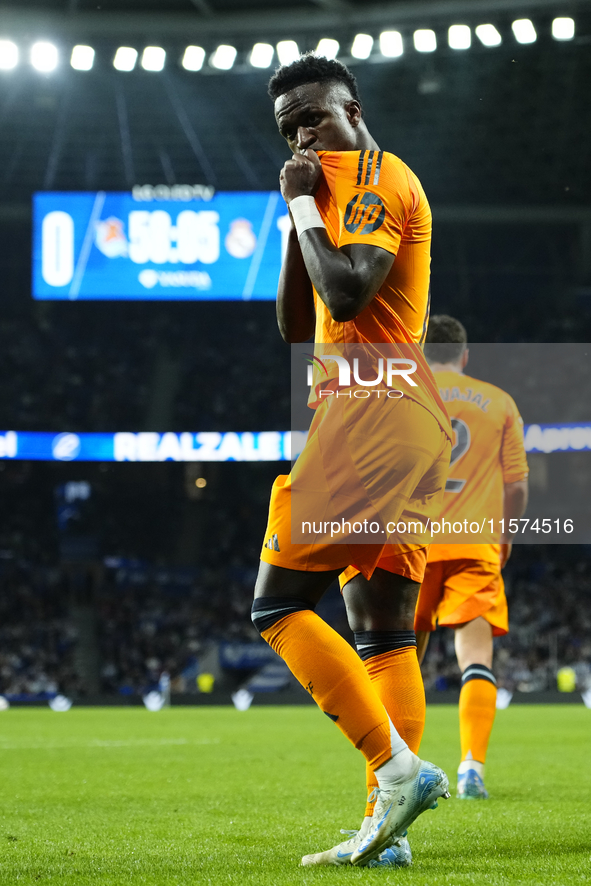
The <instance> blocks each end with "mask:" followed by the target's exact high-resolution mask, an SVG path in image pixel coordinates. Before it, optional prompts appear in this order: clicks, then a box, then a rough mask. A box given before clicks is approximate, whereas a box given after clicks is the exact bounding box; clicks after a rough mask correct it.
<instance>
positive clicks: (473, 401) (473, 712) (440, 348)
mask: <svg viewBox="0 0 591 886" xmlns="http://www.w3.org/2000/svg"><path fill="white" fill-rule="evenodd" d="M466 342H467V335H466V330H465V329H464V327H463V326H462V324H461V323H460V322H459V321H458V320H454V319H453V318H452V317H448V316H445V315H443V314H442V315H440V316H433V317H432V318H431V321H430V324H429V331H428V333H427V343H426V344H425V356H426V357H427V359H428V360H429V363H430V365H431V368H432V370H433V372H434V374H435V379H436V381H437V384H438V385H439V391H440V393H441V396H442V399H443V401H444V403H445V405H446V409H447V411H448V413H449V416H450V418H451V423H452V427H453V429H454V432H455V444H454V448H453V450H452V459H451V465H450V472H449V476H448V480H447V483H446V492H445V496H444V506H443V512H442V514H441V519H442V520H443V519H447V520H449V521H451V522H452V523H453V522H454V520H460V515H461V519H462V520H463V519H465V518H467V519H468V520H469V521H472V520H474V521H477V522H478V523H481V522H482V521H483V520H485V521H486V522H487V525H488V521H490V520H491V519H492V520H493V521H494V524H493V525H494V526H496V527H499V537H498V541H499V544H433V545H431V547H430V549H429V558H428V564H427V569H426V572H425V578H424V580H423V584H422V585H421V590H420V593H419V599H418V603H417V611H416V615H415V630H416V632H417V642H418V654H419V660H420V661H422V660H423V658H424V655H425V652H426V649H427V643H428V640H429V636H430V632H431V631H433V630H435V625H436V622H437V621H438V622H439V624H440V625H445V626H447V627H451V628H453V629H454V630H455V648H456V655H457V659H458V664H459V666H460V670H461V671H462V689H461V692H460V741H461V750H462V760H461V763H460V765H459V768H458V786H457V796H458V797H459V798H460V799H486V798H487V797H488V793H487V791H486V789H485V787H484V763H485V759H486V751H487V748H488V742H489V739H490V734H491V730H492V726H493V722H494V718H495V711H496V697H497V689H496V681H495V678H494V675H493V672H492V661H493V637H494V636H496V637H499V636H502V635H503V634H506V633H507V631H508V630H509V622H508V613H507V600H506V597H505V589H504V584H503V579H502V576H501V569H502V567H503V566H504V565H505V563H506V562H507V559H508V557H509V554H510V552H511V536H510V535H509V533H505V535H504V536H501V535H500V528H501V525H503V526H504V527H505V528H508V526H509V520H510V519H515V518H519V517H521V516H522V515H523V513H524V511H525V508H526V505H527V492H528V487H527V474H528V468H527V460H526V455H525V448H524V444H523V422H522V420H521V416H520V415H519V412H518V410H517V406H516V405H515V403H514V401H513V400H512V398H511V397H510V396H509V395H508V394H506V393H505V392H504V391H502V390H501V389H500V388H497V387H495V386H494V385H491V384H488V383H487V382H482V381H479V380H478V379H474V378H470V376H468V375H465V374H464V369H465V367H466V364H467V362H468V348H467V346H466ZM503 518H504V524H501V522H500V521H501V520H502V519H503Z"/></svg>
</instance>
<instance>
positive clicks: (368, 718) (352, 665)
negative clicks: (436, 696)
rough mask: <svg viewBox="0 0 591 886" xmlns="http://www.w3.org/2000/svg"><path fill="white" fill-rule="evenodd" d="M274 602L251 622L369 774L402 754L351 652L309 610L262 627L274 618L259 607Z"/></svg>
mask: <svg viewBox="0 0 591 886" xmlns="http://www.w3.org/2000/svg"><path fill="white" fill-rule="evenodd" d="M276 600H278V598H276V597H275V598H258V599H257V600H255V606H254V607H253V622H254V623H255V625H256V626H257V627H258V628H259V630H260V632H261V636H262V637H263V639H265V640H266V641H267V643H269V645H270V646H271V647H272V648H273V649H274V650H275V652H277V653H278V654H279V655H280V656H281V658H282V659H283V660H284V661H285V662H286V664H287V665H288V667H289V669H290V671H291V672H292V674H293V675H294V676H295V677H296V679H297V680H299V682H300V683H301V684H302V686H304V687H305V689H307V690H308V692H309V693H310V695H312V697H313V698H314V701H315V702H316V703H317V704H318V706H319V707H320V709H321V710H322V711H324V713H325V714H327V716H329V717H330V719H331V720H333V721H334V722H335V723H336V725H337V726H338V727H339V729H340V730H341V732H342V733H343V734H344V735H346V736H347V738H348V739H349V741H350V742H352V744H354V745H355V747H356V748H358V749H359V750H360V751H361V753H362V754H363V755H364V757H365V759H366V760H367V763H368V764H369V766H370V767H371V769H372V770H373V769H377V768H378V767H379V766H381V765H382V764H383V763H385V762H387V761H388V760H389V759H390V757H392V756H393V755H394V754H397V753H399V751H402V750H404V748H405V747H406V745H405V743H404V741H402V739H401V738H400V736H399V735H398V734H397V732H396V730H395V729H393V728H392V726H391V724H390V722H389V719H388V715H387V713H386V710H385V709H384V705H383V704H382V702H381V701H380V697H379V695H378V693H377V692H376V689H375V688H374V686H373V685H372V682H371V680H370V678H369V676H368V673H367V671H366V669H365V667H364V665H363V662H362V661H361V660H360V658H359V656H358V655H357V653H356V652H355V650H354V649H352V648H351V646H349V644H348V643H347V641H346V640H344V639H343V637H341V636H340V634H337V632H336V631H334V630H333V629H332V628H331V627H329V625H327V624H326V622H324V621H323V620H322V619H321V618H320V617H319V616H318V615H316V614H315V613H314V612H313V611H312V610H310V609H301V607H300V609H299V611H292V612H291V614H289V615H286V616H285V617H282V618H280V619H279V620H278V621H276V622H275V623H274V624H271V625H269V626H266V623H265V621H266V619H269V620H270V619H272V618H273V617H276V614H277V611H278V610H277V609H275V610H273V609H271V608H269V609H267V610H265V608H264V607H265V606H271V601H276ZM282 602H288V601H282ZM293 602H294V604H295V601H293ZM277 605H279V604H277ZM255 607H256V609H255ZM294 608H295V607H294ZM266 612H267V613H269V614H268V616H267V615H266ZM274 613H275V614H274ZM267 623H268V622H267ZM415 657H416V653H415Z"/></svg>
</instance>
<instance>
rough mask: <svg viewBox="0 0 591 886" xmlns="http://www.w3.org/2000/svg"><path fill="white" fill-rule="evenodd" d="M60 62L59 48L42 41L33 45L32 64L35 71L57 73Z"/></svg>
mask: <svg viewBox="0 0 591 886" xmlns="http://www.w3.org/2000/svg"><path fill="white" fill-rule="evenodd" d="M58 60H59V56H58V51H57V46H54V45H53V43H45V42H44V41H41V42H39V43H33V45H32V46H31V64H32V65H33V67H34V68H35V70H37V71H41V72H42V73H43V74H49V72H50V71H55V69H56V68H57V63H58Z"/></svg>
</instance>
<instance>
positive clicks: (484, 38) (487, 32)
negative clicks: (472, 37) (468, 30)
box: [476, 25, 503, 46]
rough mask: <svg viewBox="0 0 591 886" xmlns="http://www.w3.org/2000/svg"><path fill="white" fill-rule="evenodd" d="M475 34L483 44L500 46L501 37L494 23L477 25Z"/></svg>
mask: <svg viewBox="0 0 591 886" xmlns="http://www.w3.org/2000/svg"><path fill="white" fill-rule="evenodd" d="M476 36H477V37H478V39H479V40H480V42H481V43H482V45H483V46H500V45H501V43H502V42H503V38H502V37H501V35H500V34H499V32H498V31H497V29H496V28H495V26H494V25H478V27H477V28H476Z"/></svg>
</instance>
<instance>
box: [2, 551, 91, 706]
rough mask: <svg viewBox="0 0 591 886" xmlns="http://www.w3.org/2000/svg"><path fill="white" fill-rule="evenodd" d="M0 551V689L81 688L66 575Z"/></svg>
mask: <svg viewBox="0 0 591 886" xmlns="http://www.w3.org/2000/svg"><path fill="white" fill-rule="evenodd" d="M7 554H8V552H6V551H0V587H1V593H0V693H1V694H3V695H7V696H9V697H11V698H28V697H31V696H33V697H35V696H36V697H41V698H48V697H51V696H52V695H55V693H56V692H58V691H60V692H63V693H66V694H68V695H71V694H77V693H78V692H79V691H80V690H81V688H82V687H81V682H80V676H79V674H77V672H76V667H75V661H74V651H75V647H76V642H77V632H76V629H75V627H74V624H73V622H72V620H71V618H70V616H69V611H68V600H67V596H66V595H65V594H64V576H63V574H62V572H61V571H60V570H59V569H57V568H47V567H41V566H37V567H35V566H32V565H30V564H27V563H15V562H14V560H13V559H12V558H11V557H9V556H7Z"/></svg>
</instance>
